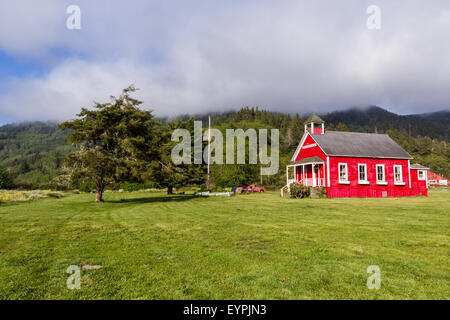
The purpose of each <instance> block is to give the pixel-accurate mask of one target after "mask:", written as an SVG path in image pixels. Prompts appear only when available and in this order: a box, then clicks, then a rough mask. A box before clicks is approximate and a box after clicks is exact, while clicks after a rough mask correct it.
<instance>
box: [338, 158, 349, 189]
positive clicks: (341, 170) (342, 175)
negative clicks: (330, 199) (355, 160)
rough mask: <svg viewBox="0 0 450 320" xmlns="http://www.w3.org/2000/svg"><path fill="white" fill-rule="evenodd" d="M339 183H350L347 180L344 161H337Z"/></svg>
mask: <svg viewBox="0 0 450 320" xmlns="http://www.w3.org/2000/svg"><path fill="white" fill-rule="evenodd" d="M339 183H345V184H348V183H350V182H349V181H348V171H347V164H346V163H339Z"/></svg>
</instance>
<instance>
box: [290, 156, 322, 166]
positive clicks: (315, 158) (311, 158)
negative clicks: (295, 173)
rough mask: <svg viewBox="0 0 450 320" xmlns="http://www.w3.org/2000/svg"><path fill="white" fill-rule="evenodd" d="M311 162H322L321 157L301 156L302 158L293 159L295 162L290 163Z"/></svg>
mask: <svg viewBox="0 0 450 320" xmlns="http://www.w3.org/2000/svg"><path fill="white" fill-rule="evenodd" d="M312 162H316V163H324V161H323V160H322V159H320V158H319V157H317V156H314V157H309V158H303V159H301V160H298V161H295V162H294V161H293V162H291V163H290V164H303V163H312Z"/></svg>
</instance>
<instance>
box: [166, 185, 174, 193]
mask: <svg viewBox="0 0 450 320" xmlns="http://www.w3.org/2000/svg"><path fill="white" fill-rule="evenodd" d="M167 194H173V186H168V187H167Z"/></svg>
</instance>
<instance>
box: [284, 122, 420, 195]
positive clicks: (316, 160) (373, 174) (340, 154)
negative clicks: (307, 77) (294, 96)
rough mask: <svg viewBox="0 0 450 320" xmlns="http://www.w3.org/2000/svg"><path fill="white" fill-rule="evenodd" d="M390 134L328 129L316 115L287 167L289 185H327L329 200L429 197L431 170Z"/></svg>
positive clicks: (308, 123)
mask: <svg viewBox="0 0 450 320" xmlns="http://www.w3.org/2000/svg"><path fill="white" fill-rule="evenodd" d="M411 159H412V157H411V155H409V154H408V153H407V152H406V151H405V150H404V149H403V148H402V147H400V146H399V145H398V144H397V143H396V142H395V141H394V140H392V139H391V138H390V137H389V136H388V135H386V134H375V133H359V132H339V131H325V123H324V121H323V120H322V119H321V118H319V117H318V116H317V115H315V114H313V115H312V116H311V117H310V118H309V119H308V120H307V121H306V123H305V133H304V135H303V137H302V139H301V141H300V144H299V145H298V147H297V150H296V151H295V153H294V155H293V157H292V159H291V163H290V164H289V165H288V166H287V168H286V176H287V177H286V179H287V186H288V188H289V185H290V184H291V183H292V182H300V183H302V184H304V185H306V186H311V187H325V188H326V193H327V196H328V197H331V198H334V197H405V196H426V195H427V194H428V183H427V170H428V168H425V167H423V166H420V165H411V163H410V161H411Z"/></svg>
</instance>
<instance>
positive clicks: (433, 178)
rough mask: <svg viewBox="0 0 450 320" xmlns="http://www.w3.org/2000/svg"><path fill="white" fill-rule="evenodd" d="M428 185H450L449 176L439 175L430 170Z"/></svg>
mask: <svg viewBox="0 0 450 320" xmlns="http://www.w3.org/2000/svg"><path fill="white" fill-rule="evenodd" d="M428 185H429V186H433V187H436V186H450V183H449V181H448V179H447V178H444V177H443V176H440V175H438V174H437V173H434V172H431V171H428Z"/></svg>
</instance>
